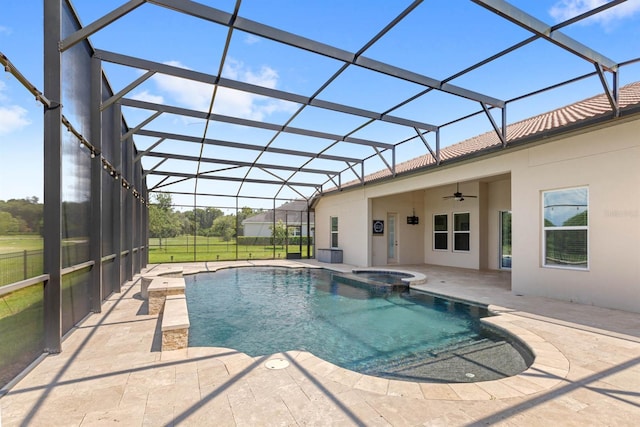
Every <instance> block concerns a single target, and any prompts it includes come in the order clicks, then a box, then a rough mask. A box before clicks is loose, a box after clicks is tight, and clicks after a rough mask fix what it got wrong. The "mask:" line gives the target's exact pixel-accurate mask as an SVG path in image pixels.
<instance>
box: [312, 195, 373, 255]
mask: <svg viewBox="0 0 640 427" xmlns="http://www.w3.org/2000/svg"><path fill="white" fill-rule="evenodd" d="M321 203H322V207H321V212H322V215H321V216H317V213H316V217H315V218H316V221H315V230H316V234H315V242H316V245H315V246H316V249H327V248H329V247H331V244H330V242H331V240H330V239H331V217H338V247H339V249H342V251H343V257H344V256H348V258H347V260H345V261H344V262H345V263H349V264H353V265H359V266H364V265H370V263H369V253H370V251H369V247H370V242H369V240H368V234H367V232H368V231H369V221H370V218H371V217H370V214H369V211H368V207H369V204H368V202H367V200H366V199H365V198H364V193H363V192H362V191H355V192H349V195H348V196H344V197H341V195H338V196H337V197H327V198H326V199H325V198H323V199H321ZM316 212H317V211H316ZM343 259H344V258H343Z"/></svg>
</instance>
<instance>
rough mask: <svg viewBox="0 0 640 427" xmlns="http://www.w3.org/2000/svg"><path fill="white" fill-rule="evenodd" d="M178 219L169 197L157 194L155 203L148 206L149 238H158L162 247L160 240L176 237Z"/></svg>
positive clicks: (178, 229) (178, 227) (168, 195)
mask: <svg viewBox="0 0 640 427" xmlns="http://www.w3.org/2000/svg"><path fill="white" fill-rule="evenodd" d="M179 218H180V217H179V215H178V214H176V212H174V211H173V202H172V200H171V195H170V194H157V195H156V196H155V203H153V204H152V205H151V206H149V237H156V238H158V239H159V243H160V247H162V239H166V238H168V237H175V236H177V235H178V232H179V231H180V219H179Z"/></svg>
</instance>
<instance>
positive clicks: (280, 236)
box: [269, 219, 288, 246]
mask: <svg viewBox="0 0 640 427" xmlns="http://www.w3.org/2000/svg"><path fill="white" fill-rule="evenodd" d="M269 229H270V230H271V237H272V238H273V244H274V245H280V246H284V243H285V241H286V240H287V234H288V233H287V226H286V225H285V224H284V222H282V220H281V219H279V220H278V222H277V223H276V224H275V227H274V226H273V225H270V226H269Z"/></svg>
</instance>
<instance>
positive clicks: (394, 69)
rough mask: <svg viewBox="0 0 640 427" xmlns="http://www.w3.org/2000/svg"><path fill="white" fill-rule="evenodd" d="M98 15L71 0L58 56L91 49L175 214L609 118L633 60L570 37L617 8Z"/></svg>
mask: <svg viewBox="0 0 640 427" xmlns="http://www.w3.org/2000/svg"><path fill="white" fill-rule="evenodd" d="M99 3H100V5H99V6H96V2H95V1H93V0H75V1H73V4H74V7H75V9H76V12H77V14H78V16H79V18H80V20H81V21H82V22H83V24H85V25H84V27H83V28H82V29H81V30H79V31H77V32H76V33H74V34H73V35H72V36H70V37H68V38H67V39H65V40H63V41H62V42H61V44H60V49H61V51H62V52H64V51H66V50H68V49H70V48H71V47H72V46H74V45H76V44H77V43H79V42H80V41H82V40H85V39H89V40H90V42H91V45H92V47H93V48H94V49H95V57H96V58H98V59H100V60H101V61H102V64H103V68H104V71H105V73H106V75H107V77H108V78H109V80H110V83H111V85H112V86H113V90H114V92H115V95H114V96H113V97H112V98H111V99H109V100H108V101H106V102H103V104H102V106H101V108H102V109H106V108H108V107H109V106H111V105H112V104H114V103H116V102H117V103H120V104H121V106H122V111H123V115H124V117H125V119H126V120H127V123H128V125H129V129H130V130H129V132H128V134H127V135H125V136H123V139H124V138H126V137H128V136H130V135H133V137H134V141H135V144H136V148H137V150H138V156H137V158H136V160H137V161H140V162H142V166H143V168H144V171H145V172H144V173H145V176H146V179H147V186H148V189H149V191H150V192H166V193H170V194H172V195H173V197H174V201H175V202H176V203H177V204H181V203H182V204H184V205H189V204H192V205H205V206H225V205H232V204H233V203H232V202H230V201H229V200H228V198H235V199H236V200H238V199H241V200H242V202H240V205H251V204H253V205H255V204H256V203H258V204H259V203H260V202H259V201H260V200H272V201H273V200H290V199H306V200H309V199H311V198H313V197H316V196H318V195H321V194H322V193H323V192H325V191H327V190H328V189H335V188H340V187H341V186H343V185H344V184H345V183H347V182H351V183H352V182H353V181H354V180H355V181H360V182H361V183H363V184H364V176H366V175H367V174H371V173H373V172H376V171H379V170H381V169H388V170H389V171H390V172H391V174H392V175H395V168H396V165H397V164H398V163H399V162H402V161H405V160H408V159H411V158H415V157H417V156H421V155H424V154H430V155H431V156H433V157H434V159H435V160H436V164H440V149H441V148H442V147H444V146H447V145H450V144H453V143H456V142H459V141H461V140H464V139H467V138H470V137H472V136H475V135H477V134H480V133H482V132H486V131H493V132H495V133H496V134H497V135H498V137H499V138H500V139H501V140H502V142H503V146H505V147H506V146H507V143H506V141H507V135H506V129H507V124H509V123H513V122H515V121H518V120H521V119H524V118H526V117H529V116H532V115H534V114H538V113H541V112H544V111H548V110H551V109H554V108H557V107H560V106H563V105H566V104H569V103H571V102H574V101H577V100H579V99H582V98H585V97H587V96H591V95H595V94H597V93H605V94H606V95H607V97H608V100H609V103H610V105H611V112H612V116H615V115H616V114H617V110H618V105H617V91H618V87H619V86H620V85H621V84H622V83H627V82H630V81H633V80H634V78H633V73H627V74H625V73H624V67H623V66H624V65H626V64H634V66H635V64H637V59H635V58H619V57H616V54H617V53H616V52H617V51H616V50H615V49H613V47H615V46H618V45H619V43H625V42H628V41H625V40H617V39H616V36H615V35H610V37H609V39H607V38H604V37H603V40H602V43H600V44H598V46H587V45H586V44H583V43H582V42H581V41H580V38H581V37H580V34H581V33H582V32H583V31H586V30H589V29H586V30H585V28H586V27H585V26H584V25H582V24H583V23H584V22H586V20H589V19H596V17H597V15H599V14H605V13H610V12H611V10H612V9H613V8H617V7H621V6H622V4H623V3H624V0H613V1H610V2H608V3H604V4H603V5H601V6H600V7H597V8H595V9H592V10H588V11H586V12H583V13H581V14H579V15H577V16H575V17H572V18H569V19H567V20H564V21H562V22H559V23H555V24H550V23H549V22H546V20H545V18H546V19H547V20H548V16H543V14H542V13H541V10H543V9H544V8H545V7H547V8H548V7H550V6H551V5H552V4H553V3H554V2H551V1H542V2H526V1H513V2H512V3H507V2H504V1H502V0H473V1H454V2H451V1H447V2H434V1H422V0H416V1H412V2H411V1H394V2H388V1H384V2H375V1H372V2H359V1H354V2H341V1H329V2H304V1H302V2H300V1H294V2H291V1H287V2H285V1H278V2H270V3H269V7H268V8H266V10H265V7H264V3H263V2H262V0H237V1H232V0H227V1H222V0H219V1H203V2H200V3H198V2H194V1H187V0H130V1H127V2H124V3H123V1H122V0H112V1H104V2H99ZM317 8H320V9H322V12H323V13H319V12H318V10H316V9H317ZM87 22H89V24H86V23H87ZM141 33H142V34H144V37H140V34H141ZM605 33H606V31H605V32H603V34H605ZM416 34H419V35H420V36H419V37H416V36H415V35H416ZM574 34H575V35H574ZM610 48H611V49H610ZM569 65H570V66H569ZM621 70H623V71H621ZM635 74H636V76H637V72H636V73H635ZM505 76H507V77H505ZM625 79H626V80H625ZM636 80H637V78H636ZM194 196H195V197H194ZM225 200H226V201H225ZM236 203H237V202H236ZM270 204H271V203H269V205H270ZM236 205H237V204H236Z"/></svg>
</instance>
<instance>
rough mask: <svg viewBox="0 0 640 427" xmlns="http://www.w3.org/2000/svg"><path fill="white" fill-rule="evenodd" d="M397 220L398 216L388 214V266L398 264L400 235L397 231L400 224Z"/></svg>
mask: <svg viewBox="0 0 640 427" xmlns="http://www.w3.org/2000/svg"><path fill="white" fill-rule="evenodd" d="M397 220H398V215H397V214H395V213H389V214H387V264H397V263H398V233H397V230H396V228H397V223H398V221H397Z"/></svg>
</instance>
